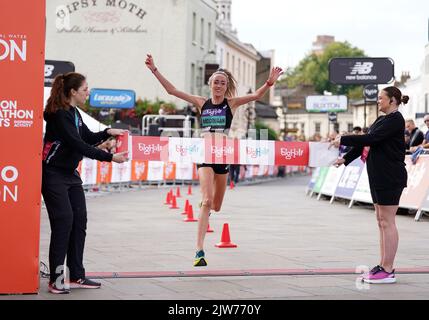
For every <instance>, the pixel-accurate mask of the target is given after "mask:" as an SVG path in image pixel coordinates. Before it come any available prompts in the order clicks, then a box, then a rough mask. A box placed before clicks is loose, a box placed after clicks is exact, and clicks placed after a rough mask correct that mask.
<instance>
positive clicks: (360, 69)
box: [346, 62, 377, 80]
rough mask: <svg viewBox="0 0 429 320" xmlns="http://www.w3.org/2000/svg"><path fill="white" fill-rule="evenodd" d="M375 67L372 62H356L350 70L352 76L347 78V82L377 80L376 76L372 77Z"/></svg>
mask: <svg viewBox="0 0 429 320" xmlns="http://www.w3.org/2000/svg"><path fill="white" fill-rule="evenodd" d="M373 66H374V63H372V62H356V63H355V65H354V66H353V67H351V68H350V75H348V76H346V80H377V76H376V75H370V73H371V72H372V68H373Z"/></svg>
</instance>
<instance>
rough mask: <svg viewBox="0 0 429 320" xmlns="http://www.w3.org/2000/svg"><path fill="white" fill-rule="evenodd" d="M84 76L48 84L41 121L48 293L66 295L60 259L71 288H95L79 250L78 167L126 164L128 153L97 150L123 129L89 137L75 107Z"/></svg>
mask: <svg viewBox="0 0 429 320" xmlns="http://www.w3.org/2000/svg"><path fill="white" fill-rule="evenodd" d="M88 95H89V91H88V84H87V82H86V79H85V77H84V76H83V75H81V74H79V73H74V72H70V73H67V74H65V75H58V76H57V77H56V78H55V81H54V83H53V85H52V90H51V95H50V97H49V99H48V101H47V104H46V108H45V112H44V119H45V120H46V132H45V137H44V145H43V164H42V195H43V199H44V201H45V205H46V209H47V211H48V216H49V222H50V225H51V242H50V246H49V269H50V281H49V287H48V288H49V292H51V293H58V294H62V293H69V289H68V286H65V284H64V260H65V258H66V256H67V268H68V274H69V276H70V288H99V287H100V286H101V284H100V283H97V282H94V281H91V280H89V279H87V278H86V277H85V269H84V267H83V251H84V245H85V237H86V223H87V212H86V203H85V194H84V191H83V188H82V180H81V179H80V176H79V173H78V172H77V170H76V168H77V166H78V165H79V162H80V161H81V160H82V158H83V156H85V157H88V158H91V159H97V160H99V161H109V162H110V161H114V162H117V163H122V162H125V161H127V160H128V159H127V154H126V152H123V153H117V154H110V153H107V152H105V151H102V150H100V149H98V148H96V147H95V146H94V145H97V144H99V143H101V142H103V141H105V140H107V139H108V138H109V137H111V136H118V135H122V134H123V133H124V130H118V129H106V130H104V131H101V132H98V133H93V132H92V131H90V130H89V129H88V127H87V126H86V125H85V123H84V122H83V121H82V117H81V115H80V114H79V111H78V109H77V108H76V106H78V105H83V104H84V103H85V101H86V99H87V98H88Z"/></svg>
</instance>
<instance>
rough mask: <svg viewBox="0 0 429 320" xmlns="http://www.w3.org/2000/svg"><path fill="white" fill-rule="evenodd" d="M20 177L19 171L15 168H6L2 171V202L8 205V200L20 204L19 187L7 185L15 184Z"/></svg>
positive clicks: (0, 198) (0, 187) (0, 192)
mask: <svg viewBox="0 0 429 320" xmlns="http://www.w3.org/2000/svg"><path fill="white" fill-rule="evenodd" d="M18 176H19V172H18V169H17V168H15V167H13V166H6V167H3V168H2V169H1V170H0V178H1V180H0V202H4V203H6V202H7V201H8V200H12V201H13V202H18V186H17V185H14V186H8V185H6V184H9V183H12V182H15V181H16V180H17V179H18Z"/></svg>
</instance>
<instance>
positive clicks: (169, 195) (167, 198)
mask: <svg viewBox="0 0 429 320" xmlns="http://www.w3.org/2000/svg"><path fill="white" fill-rule="evenodd" d="M164 204H171V193H170V192H168V193H167V197H166V198H165V202H164Z"/></svg>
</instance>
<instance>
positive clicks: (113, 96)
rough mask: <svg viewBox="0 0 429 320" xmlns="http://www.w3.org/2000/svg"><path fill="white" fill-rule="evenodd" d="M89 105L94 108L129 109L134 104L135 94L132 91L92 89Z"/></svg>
mask: <svg viewBox="0 0 429 320" xmlns="http://www.w3.org/2000/svg"><path fill="white" fill-rule="evenodd" d="M89 104H90V106H91V107H95V108H119V109H131V108H134V106H135V104H136V93H135V92H134V91H132V90H113V89H92V90H91V94H90V95H89Z"/></svg>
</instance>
